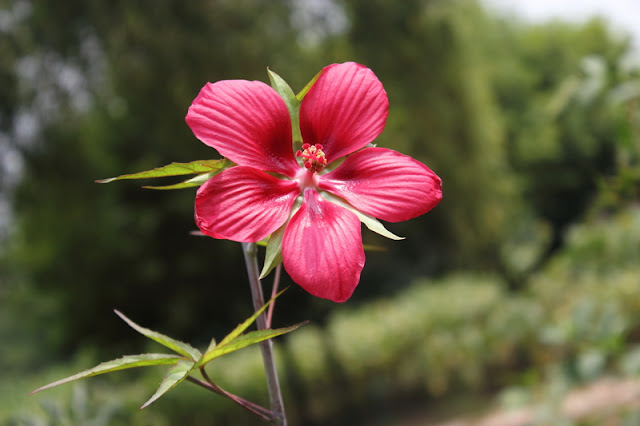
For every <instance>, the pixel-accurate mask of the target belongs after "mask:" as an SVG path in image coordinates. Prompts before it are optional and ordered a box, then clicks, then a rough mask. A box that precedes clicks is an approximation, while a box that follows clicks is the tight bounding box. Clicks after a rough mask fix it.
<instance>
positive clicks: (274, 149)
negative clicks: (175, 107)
mask: <svg viewBox="0 0 640 426" xmlns="http://www.w3.org/2000/svg"><path fill="white" fill-rule="evenodd" d="M186 121H187V124H188V125H189V127H191V130H192V131H193V133H194V134H195V135H196V137H197V138H198V139H200V140H201V141H202V142H204V143H205V144H207V145H209V146H211V147H213V148H215V149H216V150H217V151H218V152H219V153H220V155H222V156H223V157H226V158H228V159H229V160H231V161H233V162H234V163H236V164H238V165H240V166H250V167H255V168H258V169H261V170H266V171H269V172H277V173H282V174H284V175H287V176H293V173H295V171H296V170H297V168H298V167H299V166H298V164H297V163H296V160H295V157H294V155H293V149H292V147H291V143H292V142H291V120H290V118H289V111H288V110H287V106H286V105H285V103H284V101H283V100H282V98H281V97H280V96H279V95H278V94H277V93H276V92H275V91H274V90H273V89H272V88H271V87H269V86H267V85H266V84H264V83H262V82H260V81H246V80H223V81H218V82H216V83H213V84H212V83H207V84H206V85H205V86H204V87H203V88H202V90H200V93H199V94H198V96H197V97H196V99H195V100H194V101H193V104H191V107H189V112H188V113H187V117H186Z"/></svg>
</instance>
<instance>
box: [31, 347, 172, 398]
mask: <svg viewBox="0 0 640 426" xmlns="http://www.w3.org/2000/svg"><path fill="white" fill-rule="evenodd" d="M182 359H183V358H182V357H180V356H178V355H172V354H141V355H127V356H123V357H122V358H118V359H114V360H112V361H106V362H103V363H101V364H99V365H97V366H95V367H93V368H90V369H88V370H85V371H82V372H80V373H78V374H74V375H73V376H69V377H67V378H64V379H61V380H58V381H55V382H53V383H49V384H48V385H45V386H42V387H41V388H38V389H36V390H34V391H33V392H31V393H30V394H29V395H33V394H34V393H36V392H40V391H42V390H45V389H49V388H52V387H55V386H58V385H62V384H65V383H69V382H73V381H75V380H79V379H84V378H87V377H92V376H97V375H99V374H105V373H111V372H112V371H119V370H126V369H128V368H136V367H148V366H152V365H168V364H169V365H170V364H177V363H178V361H180V360H182Z"/></svg>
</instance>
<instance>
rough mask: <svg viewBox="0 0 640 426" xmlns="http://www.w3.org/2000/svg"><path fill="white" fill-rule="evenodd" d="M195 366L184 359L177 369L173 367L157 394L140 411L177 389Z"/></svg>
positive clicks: (177, 365)
mask: <svg viewBox="0 0 640 426" xmlns="http://www.w3.org/2000/svg"><path fill="white" fill-rule="evenodd" d="M195 365H196V363H195V362H193V361H187V360H184V359H183V360H180V361H179V362H178V363H177V364H176V366H175V367H172V368H170V369H169V370H168V371H167V374H166V375H165V376H164V379H162V383H160V387H158V390H157V391H156V393H154V394H153V396H152V397H151V398H149V400H148V401H147V402H145V403H144V404H143V405H142V407H140V409H141V410H142V409H143V408H145V407H148V406H149V405H151V404H152V403H153V402H154V401H156V400H157V399H158V398H160V397H161V396H162V395H164V394H165V393H167V392H169V391H170V390H171V389H173V388H175V387H176V386H177V385H178V384H179V383H180V382H181V381H183V380H184V379H186V378H187V376H188V375H189V373H191V371H193V369H194V368H195Z"/></svg>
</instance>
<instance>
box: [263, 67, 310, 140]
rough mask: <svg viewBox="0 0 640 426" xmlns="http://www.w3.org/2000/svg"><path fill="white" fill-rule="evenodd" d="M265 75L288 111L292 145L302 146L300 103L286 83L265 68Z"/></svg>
mask: <svg viewBox="0 0 640 426" xmlns="http://www.w3.org/2000/svg"><path fill="white" fill-rule="evenodd" d="M267 74H269V81H270V82H271V87H272V88H273V90H275V91H276V92H277V93H278V95H280V97H281V98H282V100H283V101H284V103H285V105H286V106H287V110H288V111H289V118H290V119H291V136H292V138H293V144H294V145H296V144H298V145H300V144H302V133H300V118H299V113H300V101H299V100H298V98H297V97H296V95H295V94H294V93H293V90H291V87H290V86H289V85H288V84H287V82H286V81H284V80H283V79H282V77H280V76H279V75H278V74H276V73H275V72H273V71H271V70H270V69H269V68H267Z"/></svg>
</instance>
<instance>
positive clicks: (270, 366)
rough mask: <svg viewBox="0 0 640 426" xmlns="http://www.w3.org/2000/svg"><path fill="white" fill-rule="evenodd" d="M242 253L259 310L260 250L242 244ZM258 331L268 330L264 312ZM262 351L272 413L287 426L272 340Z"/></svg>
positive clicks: (254, 305)
mask: <svg viewBox="0 0 640 426" xmlns="http://www.w3.org/2000/svg"><path fill="white" fill-rule="evenodd" d="M242 252H243V253H244V260H245V264H246V267H247V273H248V274H249V285H250V287H251V298H252V299H253V309H254V310H256V311H257V310H258V309H260V308H261V307H262V306H263V305H264V296H263V295H262V284H261V283H260V280H259V279H258V277H259V276H260V275H259V272H258V250H257V247H256V245H255V243H242ZM256 322H257V324H258V329H259V330H266V329H267V328H268V327H267V317H266V315H265V313H264V312H263V313H262V314H260V316H258V319H257V321H256ZM260 350H261V351H262V360H263V362H264V369H265V373H266V376H267V388H268V390H269V401H270V403H271V412H272V413H273V415H274V417H275V422H276V423H275V424H277V425H280V426H286V425H287V418H286V416H285V412H284V403H283V401H282V392H281V391H280V382H279V380H278V372H277V371H276V363H275V359H274V356H273V343H272V342H271V340H270V339H269V340H264V341H262V342H260Z"/></svg>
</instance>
